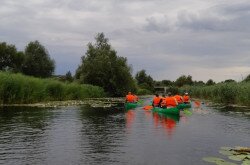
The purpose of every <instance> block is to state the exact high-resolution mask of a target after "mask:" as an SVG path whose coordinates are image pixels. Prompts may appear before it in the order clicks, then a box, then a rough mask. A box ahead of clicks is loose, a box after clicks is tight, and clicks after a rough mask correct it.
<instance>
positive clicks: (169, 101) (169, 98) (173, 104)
mask: <svg viewBox="0 0 250 165" xmlns="http://www.w3.org/2000/svg"><path fill="white" fill-rule="evenodd" d="M177 105H178V102H177V100H176V99H175V97H174V96H173V95H172V93H171V92H168V96H167V97H166V107H167V108H173V107H176V106H177Z"/></svg>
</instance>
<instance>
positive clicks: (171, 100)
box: [126, 92, 190, 108]
mask: <svg viewBox="0 0 250 165" xmlns="http://www.w3.org/2000/svg"><path fill="white" fill-rule="evenodd" d="M138 100H139V98H138V96H136V95H135V94H132V93H131V92H128V94H127V95H126V102H129V103H136V102H138ZM182 103H184V104H189V103H190V97H189V95H188V93H184V95H183V96H181V95H179V94H176V95H174V96H173V95H172V94H171V93H170V92H169V93H168V95H167V96H165V95H162V96H159V95H158V94H155V96H154V98H153V101H152V106H153V107H161V108H173V107H176V106H177V105H178V104H182Z"/></svg>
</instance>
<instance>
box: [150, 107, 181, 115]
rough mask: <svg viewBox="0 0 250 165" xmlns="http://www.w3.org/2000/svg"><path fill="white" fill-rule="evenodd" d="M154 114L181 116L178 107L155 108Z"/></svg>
mask: <svg viewBox="0 0 250 165" xmlns="http://www.w3.org/2000/svg"><path fill="white" fill-rule="evenodd" d="M153 112H157V113H163V114H172V115H180V110H179V109H178V108H176V107H174V108H160V107H154V108H153Z"/></svg>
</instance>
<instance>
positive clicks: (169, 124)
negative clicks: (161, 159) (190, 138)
mask: <svg viewBox="0 0 250 165" xmlns="http://www.w3.org/2000/svg"><path fill="white" fill-rule="evenodd" d="M152 115H153V121H154V125H155V127H159V126H161V128H162V129H163V130H164V131H165V132H166V133H167V135H168V137H170V138H171V137H172V135H173V133H174V131H175V129H176V124H177V123H178V122H179V120H180V116H179V115H171V114H159V113H153V114H152Z"/></svg>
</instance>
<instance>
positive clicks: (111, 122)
mask: <svg viewBox="0 0 250 165" xmlns="http://www.w3.org/2000/svg"><path fill="white" fill-rule="evenodd" d="M123 115H124V113H122V112H121V111H120V110H119V109H116V108H107V109H103V108H91V107H89V106H83V107H81V108H80V117H81V120H82V126H83V127H82V129H81V136H82V141H81V148H82V152H83V153H82V155H83V157H82V159H83V161H87V162H90V163H94V164H95V163H102V164H103V163H104V164H105V162H116V161H118V159H119V158H118V157H119V155H120V153H121V152H122V151H120V149H119V146H120V145H121V144H122V143H123V141H124V138H125V127H126V126H125V125H126V121H125V118H124V117H123ZM111 154H117V156H116V157H112V156H110V155H111ZM120 156H121V155H120Z"/></svg>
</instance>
